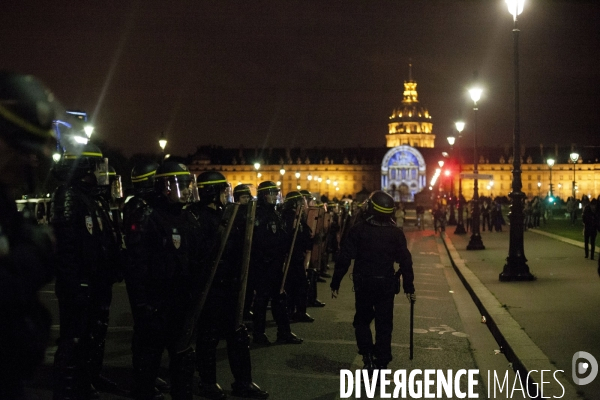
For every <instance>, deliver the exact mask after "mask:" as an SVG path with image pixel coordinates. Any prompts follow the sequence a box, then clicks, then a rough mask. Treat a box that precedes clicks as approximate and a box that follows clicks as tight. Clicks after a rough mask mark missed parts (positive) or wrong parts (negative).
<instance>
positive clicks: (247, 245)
mask: <svg viewBox="0 0 600 400" xmlns="http://www.w3.org/2000/svg"><path fill="white" fill-rule="evenodd" d="M255 216H256V200H251V201H250V202H249V203H248V212H247V213H246V230H245V232H244V249H243V256H242V270H241V275H240V292H239V294H238V302H237V308H236V314H235V315H236V319H235V326H240V325H242V322H243V320H244V302H245V301H246V286H247V284H248V270H249V268H250V253H251V250H252V235H253V233H254V220H255Z"/></svg>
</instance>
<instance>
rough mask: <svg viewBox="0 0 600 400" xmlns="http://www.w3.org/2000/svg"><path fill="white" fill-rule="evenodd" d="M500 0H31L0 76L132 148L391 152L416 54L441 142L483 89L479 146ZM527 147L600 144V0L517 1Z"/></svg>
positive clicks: (507, 138)
mask: <svg viewBox="0 0 600 400" xmlns="http://www.w3.org/2000/svg"><path fill="white" fill-rule="evenodd" d="M512 28H513V21H512V16H511V15H510V14H509V13H508V12H507V9H506V6H505V2H504V0H478V1H477V0H454V1H450V0H448V1H442V0H405V1H403V0H394V1H377V0H361V1H354V0H339V1H326V0H320V1H317V0H315V1H284V0H278V1H275V0H273V1H227V0H214V1H204V0H186V1H177V0H171V1H165V0H160V1H155V0H145V1H124V0H119V1H114V0H102V1H85V2H84V1H78V0H73V1H61V0H55V1H28V0H20V1H13V0H7V1H4V2H3V6H2V12H1V13H0V68H4V69H12V70H17V71H22V72H27V73H32V74H34V75H37V76H39V77H40V78H41V79H42V80H43V81H45V82H46V83H47V84H48V86H50V87H51V88H52V89H53V90H54V92H55V93H56V95H57V97H58V98H59V99H60V100H61V101H62V103H63V104H64V105H65V106H66V107H67V108H76V109H82V110H85V111H88V112H89V113H90V114H91V115H92V116H93V120H94V123H95V125H96V127H97V135H98V136H99V137H100V138H101V139H103V140H108V141H109V142H111V143H112V144H114V145H115V146H116V147H120V148H121V149H122V150H123V151H124V152H125V153H126V154H132V153H135V152H151V151H158V150H159V148H158V144H157V139H158V136H159V135H160V132H161V131H165V132H166V134H167V138H168V139H169V145H168V148H167V152H170V153H174V154H179V155H186V154H188V153H191V152H193V151H194V150H195V147H196V146H197V145H203V144H217V145H223V146H228V147H239V146H242V145H243V146H244V147H246V148H254V147H282V146H305V147H314V146H319V147H321V146H328V147H348V146H357V145H361V146H365V147H372V146H382V147H383V146H385V134H386V132H387V121H388V117H389V115H390V114H391V112H392V110H393V108H394V107H397V106H398V105H400V103H401V100H402V90H403V82H404V80H406V79H408V62H409V59H412V63H413V78H414V79H415V80H416V81H417V83H418V87H417V89H418V93H419V100H420V101H421V104H422V105H423V106H425V107H426V108H428V110H429V112H430V113H431V115H432V117H433V118H432V122H433V123H434V127H433V128H434V133H435V134H436V135H437V137H438V138H437V143H442V142H444V143H445V138H446V136H448V134H449V133H450V132H451V130H452V127H453V122H454V120H455V119H456V118H457V117H458V115H459V114H460V113H462V115H463V117H464V119H465V120H466V122H467V124H468V125H467V128H466V130H465V134H467V135H471V133H470V132H469V130H470V129H469V128H470V127H472V124H469V123H470V122H471V121H472V118H473V111H472V102H471V101H470V100H469V98H468V94H467V92H466V90H467V87H468V86H469V84H470V82H471V80H472V77H473V71H475V70H477V71H478V74H479V79H480V81H481V83H482V84H483V85H484V87H485V92H484V95H483V98H482V100H481V101H480V107H479V114H478V141H479V142H480V143H483V144H486V145H491V144H498V145H503V144H505V143H509V142H511V141H512V131H513V121H514V120H513V115H514V112H513V107H514V106H513V98H514V92H513V88H514V84H513V82H514V80H513V39H512ZM519 28H520V29H521V34H520V41H519V45H520V53H519V54H520V62H521V63H520V73H521V91H520V93H521V114H522V115H521V131H522V141H523V143H525V144H527V145H538V144H540V143H544V144H547V145H553V144H554V143H558V144H559V145H568V144H571V143H577V144H578V145H579V146H583V145H600V1H587V2H585V1H559V0H554V1H553V0H527V3H526V4H525V11H524V12H523V14H522V15H521V16H520V19H519Z"/></svg>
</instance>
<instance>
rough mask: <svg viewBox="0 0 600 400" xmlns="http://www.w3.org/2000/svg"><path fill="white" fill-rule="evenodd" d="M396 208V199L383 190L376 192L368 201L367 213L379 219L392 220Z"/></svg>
mask: <svg viewBox="0 0 600 400" xmlns="http://www.w3.org/2000/svg"><path fill="white" fill-rule="evenodd" d="M394 208H395V203H394V199H393V198H392V196H390V195H389V194H387V193H386V192H384V191H382V190H376V191H374V192H373V193H371V195H370V196H369V199H368V200H367V213H369V214H370V215H372V216H373V217H375V218H378V219H386V218H391V217H392V215H393V213H394Z"/></svg>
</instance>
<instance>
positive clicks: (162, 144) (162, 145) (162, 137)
mask: <svg viewBox="0 0 600 400" xmlns="http://www.w3.org/2000/svg"><path fill="white" fill-rule="evenodd" d="M90 135H91V134H90ZM158 145H159V146H160V148H161V149H162V157H161V159H160V162H161V164H162V163H163V162H164V161H165V147H167V138H166V137H165V132H164V131H163V132H161V133H160V138H158Z"/></svg>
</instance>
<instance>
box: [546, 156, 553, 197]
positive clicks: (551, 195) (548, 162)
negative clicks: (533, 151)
mask: <svg viewBox="0 0 600 400" xmlns="http://www.w3.org/2000/svg"><path fill="white" fill-rule="evenodd" d="M546 164H548V168H549V169H550V202H554V194H553V193H552V167H554V158H549V159H547V160H546Z"/></svg>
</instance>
